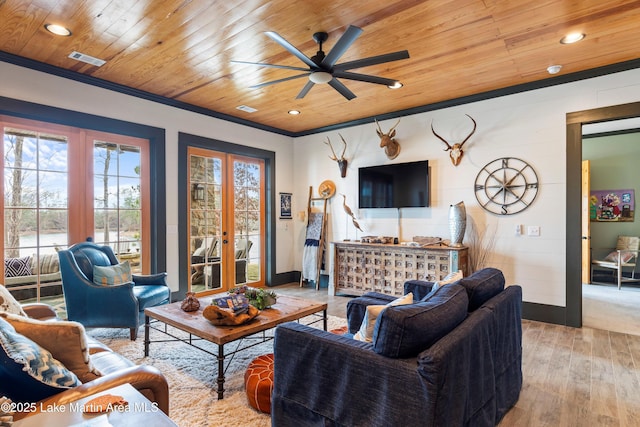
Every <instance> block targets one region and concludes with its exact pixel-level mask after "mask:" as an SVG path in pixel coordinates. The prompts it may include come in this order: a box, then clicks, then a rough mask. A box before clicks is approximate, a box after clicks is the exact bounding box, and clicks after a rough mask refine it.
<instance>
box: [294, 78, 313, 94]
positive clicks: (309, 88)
mask: <svg viewBox="0 0 640 427" xmlns="http://www.w3.org/2000/svg"><path fill="white" fill-rule="evenodd" d="M314 85H315V83H314V82H312V81H311V80H309V81H308V82H307V84H306V85H304V87H303V88H302V90H301V91H300V93H299V94H298V96H296V99H302V98H304V97H305V95H306V94H307V93H309V91H310V90H311V88H312V87H313V86H314Z"/></svg>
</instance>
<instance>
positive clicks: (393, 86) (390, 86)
mask: <svg viewBox="0 0 640 427" xmlns="http://www.w3.org/2000/svg"><path fill="white" fill-rule="evenodd" d="M402 86H404V85H403V84H402V83H400V82H395V83H394V84H392V85H389V86H387V87H388V88H389V89H400V88H401V87H402Z"/></svg>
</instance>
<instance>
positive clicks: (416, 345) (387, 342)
mask: <svg viewBox="0 0 640 427" xmlns="http://www.w3.org/2000/svg"><path fill="white" fill-rule="evenodd" d="M468 304H469V299H468V297H467V292H466V291H465V289H464V288H463V287H462V286H459V285H457V284H451V285H447V286H443V287H441V288H440V289H439V290H438V291H437V292H436V293H435V294H434V295H433V296H431V298H430V299H429V300H428V301H420V302H417V303H415V304H411V305H400V306H395V307H387V308H386V309H385V310H383V311H382V313H381V314H380V316H378V322H377V323H376V326H375V328H374V331H373V350H374V351H375V352H376V353H378V354H382V355H383V356H387V357H395V358H399V357H415V356H417V355H418V353H420V352H421V351H423V350H426V349H428V348H429V347H431V346H432V345H433V344H434V343H435V342H437V341H438V340H439V339H440V338H442V337H443V336H445V335H446V334H448V333H449V332H450V331H451V330H453V329H454V328H455V327H456V326H458V324H459V323H460V322H462V321H463V320H464V319H465V317H466V316H467V306H468Z"/></svg>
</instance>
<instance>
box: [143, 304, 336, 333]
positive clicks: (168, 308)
mask: <svg viewBox="0 0 640 427" xmlns="http://www.w3.org/2000/svg"><path fill="white" fill-rule="evenodd" d="M217 296H219V295H216V297H217ZM213 298H214V297H213V296H207V297H202V298H198V299H199V300H200V308H199V309H198V311H192V312H185V311H182V309H181V308H180V305H181V304H182V301H178V302H174V303H171V304H165V305H159V306H156V307H149V308H145V310H144V314H145V315H146V316H149V317H150V318H152V319H156V320H160V321H162V322H164V323H166V324H168V325H171V326H174V327H176V328H178V329H180V330H182V331H185V332H189V333H191V334H193V335H195V336H198V337H200V338H202V339H205V340H207V341H211V342H213V343H215V344H218V345H221V344H226V343H229V342H231V341H235V340H237V339H239V338H244V337H247V336H249V335H253V334H255V333H257V332H262V331H265V330H267V329H271V328H274V327H276V326H277V325H278V324H280V323H284V322H290V321H293V320H298V319H301V318H303V317H305V316H309V315H311V314H314V313H317V312H319V311H323V310H326V309H327V304H326V303H320V302H317V301H312V300H308V299H304V298H299V297H293V296H289V295H279V296H278V299H277V303H276V304H274V305H273V306H272V307H271V308H267V309H265V310H262V311H261V312H260V314H258V316H256V317H255V318H254V319H252V320H251V321H249V322H248V323H245V324H244V325H238V326H217V325H213V324H211V323H210V322H209V321H208V320H207V319H205V318H204V316H203V315H202V311H203V310H204V308H205V307H206V306H207V305H209V304H211V300H212V299H213Z"/></svg>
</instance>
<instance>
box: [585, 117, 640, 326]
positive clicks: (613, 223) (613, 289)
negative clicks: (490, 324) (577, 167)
mask: <svg viewBox="0 0 640 427" xmlns="http://www.w3.org/2000/svg"><path fill="white" fill-rule="evenodd" d="M602 125H603V126H600V125H598V126H591V125H589V126H584V127H583V134H584V135H583V139H582V158H583V163H587V162H588V163H589V164H590V165H591V167H590V171H589V172H588V175H587V176H588V177H590V181H591V188H592V191H589V190H588V189H584V188H583V191H582V196H583V201H586V202H587V203H586V206H584V205H583V215H582V225H583V229H585V230H587V231H586V232H584V233H583V239H584V236H589V237H590V240H583V244H584V243H586V246H588V250H587V252H586V253H585V252H584V251H583V256H582V262H583V265H584V266H586V270H587V271H586V273H587V275H586V277H585V275H584V274H583V280H582V282H583V285H582V323H583V326H585V327H591V328H596V329H606V330H609V331H614V332H620V333H627V334H632V335H640V322H639V320H640V315H638V314H637V307H638V306H639V305H640V280H633V281H632V280H631V278H630V277H629V276H631V274H633V273H634V271H635V269H634V268H633V267H631V266H627V267H624V268H623V270H624V271H623V276H624V277H629V279H624V280H623V283H622V286H621V288H620V289H618V286H617V279H618V275H617V273H618V271H617V270H616V269H609V268H606V267H605V268H601V267H598V266H595V268H594V272H593V277H591V274H590V273H591V271H590V270H591V269H590V267H591V260H590V258H591V259H593V260H605V259H607V257H611V256H612V253H613V252H612V251H614V247H615V246H618V245H619V244H621V243H620V241H619V236H636V238H635V239H631V238H630V239H629V240H628V241H629V242H633V241H637V236H639V235H640V227H639V226H638V222H637V221H638V219H637V218H636V215H635V211H636V209H637V207H636V203H635V196H634V194H638V193H639V192H640V186H638V183H640V170H639V169H638V168H637V164H638V159H639V158H640V144H638V135H639V134H638V131H637V128H634V126H635V125H636V124H634V123H629V121H628V120H624V121H619V120H618V121H616V122H608V123H605V124H602ZM604 125H606V128H605V127H604ZM586 173H587V171H585V172H583V174H586ZM583 181H584V180H583ZM587 182H588V181H587ZM610 217H612V218H610ZM589 230H590V231H589ZM616 255H617V254H616ZM635 255H637V254H635ZM627 262H628V263H629V264H637V261H636V259H635V257H634V258H632V259H629V260H628V261H627ZM635 276H636V277H638V275H637V274H636V275H635Z"/></svg>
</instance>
